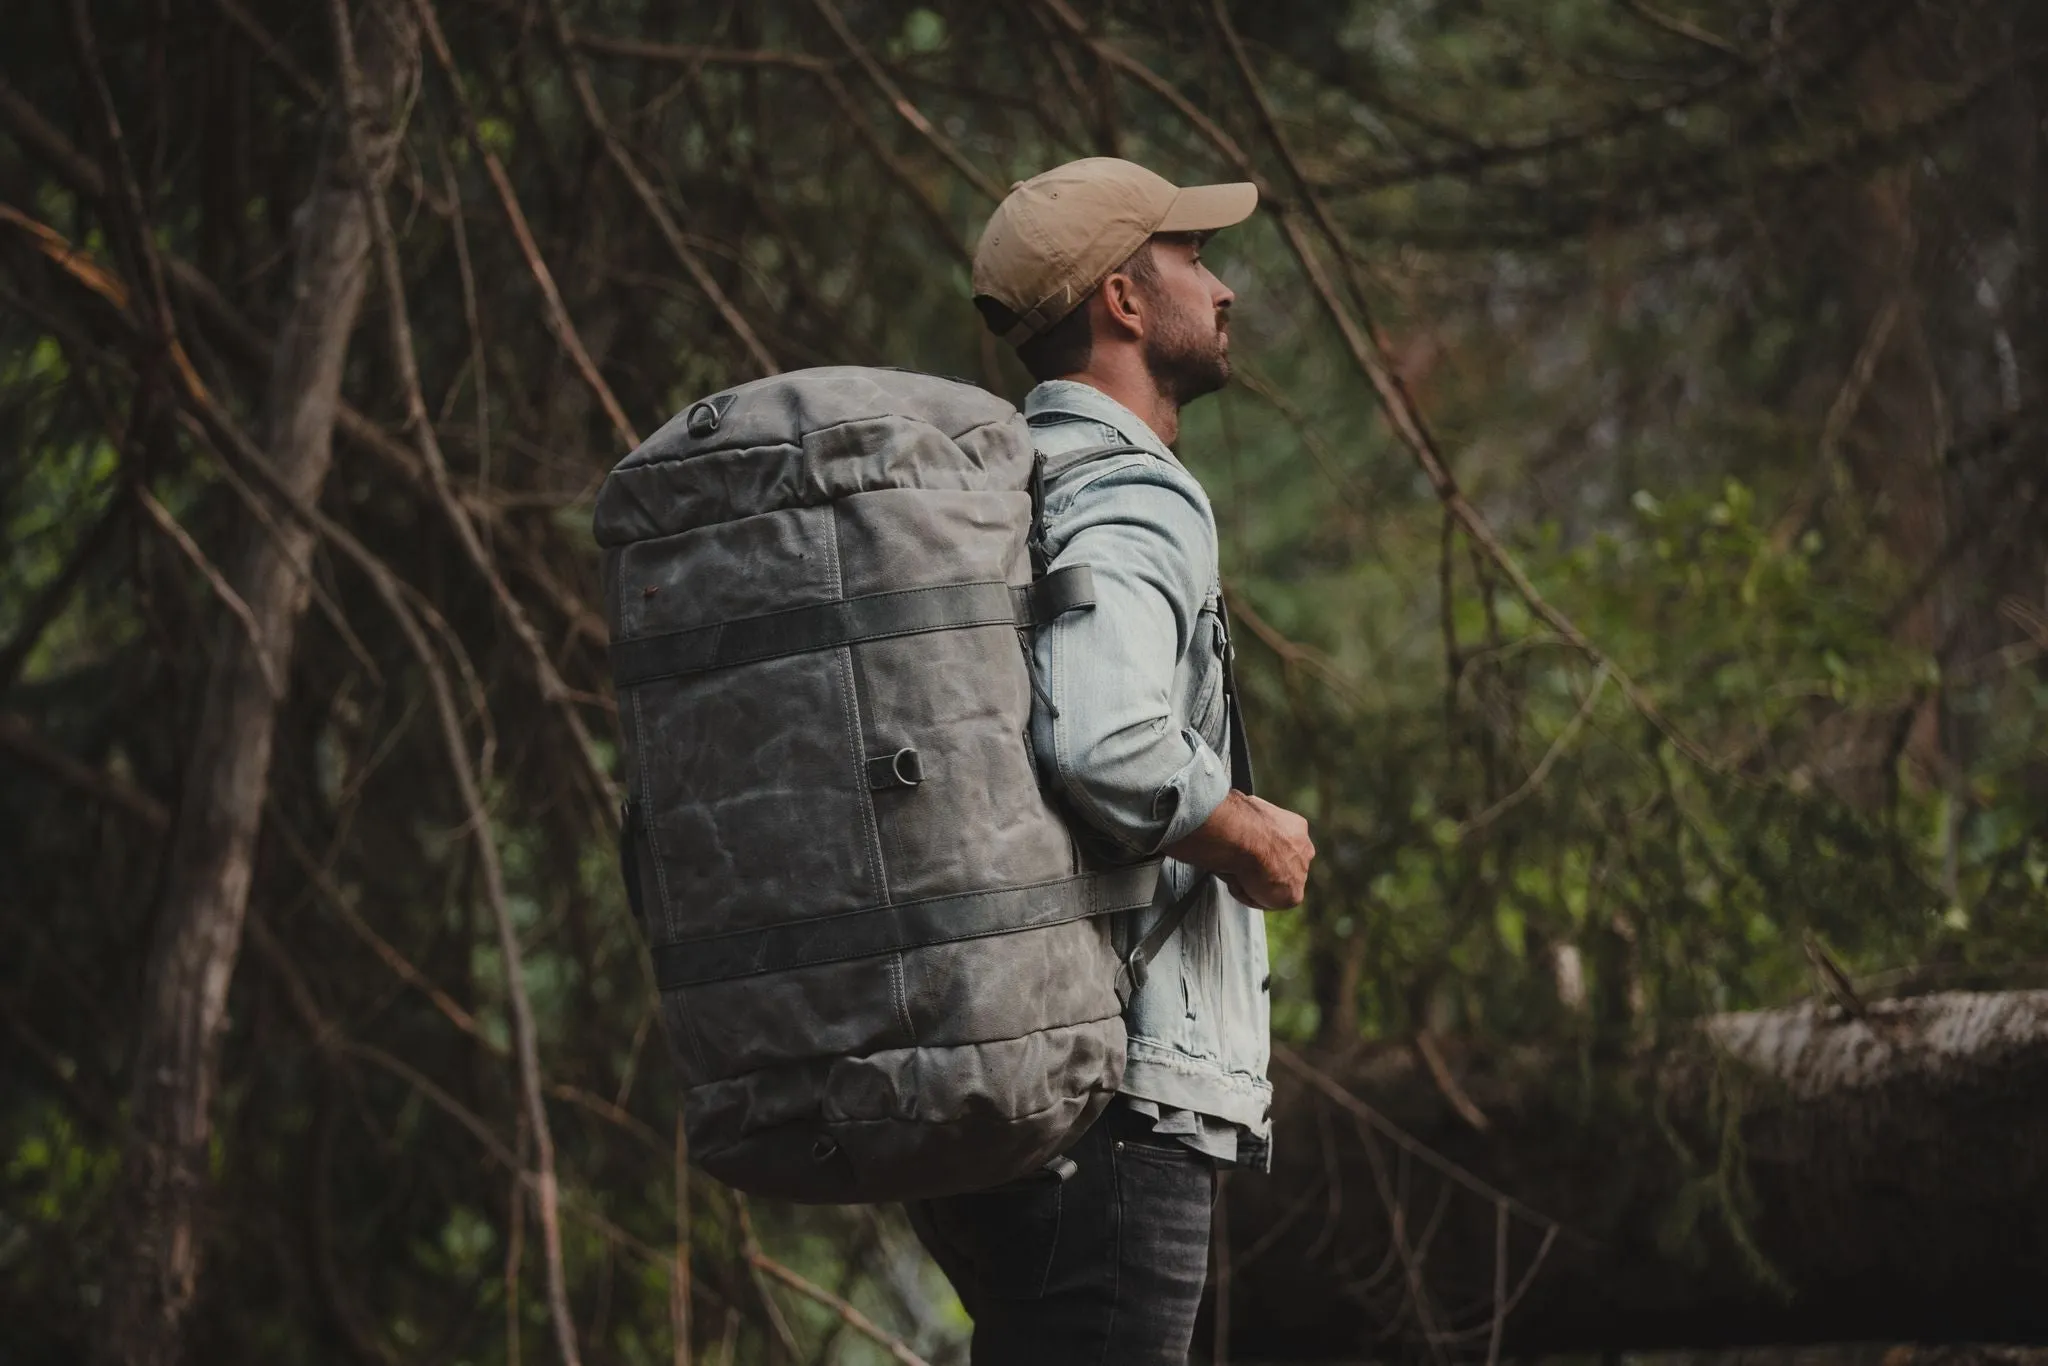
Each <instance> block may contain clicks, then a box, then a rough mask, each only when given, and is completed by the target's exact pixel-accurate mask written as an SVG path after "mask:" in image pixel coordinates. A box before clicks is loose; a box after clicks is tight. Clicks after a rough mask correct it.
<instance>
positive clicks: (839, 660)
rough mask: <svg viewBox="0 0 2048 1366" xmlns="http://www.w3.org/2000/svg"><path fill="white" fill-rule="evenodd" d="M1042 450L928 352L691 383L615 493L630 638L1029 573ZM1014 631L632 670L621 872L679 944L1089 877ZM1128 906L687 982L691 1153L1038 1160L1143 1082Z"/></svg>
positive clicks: (609, 555) (779, 1182)
mask: <svg viewBox="0 0 2048 1366" xmlns="http://www.w3.org/2000/svg"><path fill="white" fill-rule="evenodd" d="M1033 459H1034V456H1033V452H1032V442H1031V438H1030V433H1029V430H1028V428H1027V427H1026V425H1025V423H1024V420H1023V418H1022V417H1021V416H1020V415H1019V414H1018V413H1017V412H1016V411H1015V410H1014V409H1013V408H1012V407H1011V406H1010V405H1009V404H1007V403H1005V402H1003V401H1002V400H1001V399H999V398H996V397H995V396H993V395H991V394H988V393H986V392H984V391H982V390H980V389H978V388H975V387H974V386H971V385H967V384H963V383H959V382H956V381H952V380H946V379H941V378H937V377H933V376H929V375H921V374H914V373H908V372H899V371H888V370H872V369H858V368H850V367H843V368H830V369H818V370H808V371H801V372H797V373H793V374H788V375H782V376H777V377H773V378H769V379H764V380H759V381H755V382H753V383H750V384H747V385H743V386H741V387H739V388H738V389H735V390H731V391H728V392H727V393H726V394H721V395H716V396H714V397H713V398H712V399H711V400H708V401H707V402H705V403H700V404H697V405H693V406H692V408H690V409H688V410H685V412H684V413H682V414H679V415H678V416H677V418H676V419H675V420H673V421H671V422H670V423H668V424H667V425H666V426H664V427H663V428H662V429H661V430H660V431H658V432H656V433H655V434H654V435H653V436H652V437H650V438H649V439H648V440H647V441H646V442H645V444H643V445H642V446H641V447H640V448H639V449H638V450H636V451H634V452H633V453H632V454H631V455H630V456H628V457H627V458H626V459H625V460H624V461H623V462H621V463H620V465H619V466H618V467H617V468H616V469H615V470H614V471H613V472H612V474H611V476H610V477H609V478H608V479H607V480H606V482H605V484H604V487H603V489H602V490H601V491H600V493H599V496H598V500H597V508H596V516H595V527H594V529H595V532H596V536H597V539H598V541H599V543H600V545H601V546H602V547H603V550H604V583H605V598H606V610H607V617H608V621H609V625H610V628H611V633H612V640H613V643H614V658H615V661H616V660H617V659H618V658H619V657H620V654H619V650H620V646H621V645H622V644H628V645H630V643H633V642H644V641H647V640H650V639H653V638H659V637H669V636H674V635H675V634H676V633H680V632H691V631H696V630H698V629H699V628H704V627H712V626H721V625H723V624H728V623H733V622H737V621H744V620H747V619H751V618H759V617H762V616H764V615H767V614H771V613H777V612H784V611H787V610H788V609H792V608H803V607H813V606H816V605H818V604H827V603H836V602H845V601H849V600H853V599H859V598H862V597H864V596H867V595H873V594H877V593H891V592H896V591H898V590H908V589H926V588H940V587H943V586H945V585H952V584H961V583H989V582H994V583H997V584H1007V585H1015V586H1025V585H1028V584H1030V582H1031V579H1032V565H1031V559H1030V555H1029V553H1028V551H1027V544H1026V536H1027V532H1028V531H1029V529H1030V527H1031V522H1032V515H1033V514H1032V500H1031V495H1030V491H1029V490H1030V481H1031V471H1032V462H1033ZM728 629H730V628H728ZM1023 647H1024V642H1023V641H1021V640H1020V632H1019V628H1018V627H1017V626H1016V625H1015V624H1005V623H995V624H989V625H978V626H972V627H968V628H963V629H949V630H937V631H928V632H923V633H919V634H908V635H902V636H900V637H896V638H889V639H874V640H866V641H862V642H859V643H854V644H848V645H838V646H835V647H831V648H823V649H815V650H808V651H803V652H799V653H791V654H786V655H782V656H779V657H775V658H768V659H762V660H758V661H755V662H748V663H740V664H736V665H732V666H729V667H717V668H708V669H703V670H700V671H697V672H692V673H687V674H684V675H681V676H677V677H667V678H659V679H655V680H653V681H645V682H636V683H632V684H630V685H629V686H622V687H621V688H620V692H619V704H620V723H621V730H622V733H623V738H624V743H625V752H626V757H627V780H628V787H629V791H630V793H631V798H632V803H633V808H634V813H635V819H634V820H633V822H632V823H631V824H630V825H629V859H628V865H629V876H631V877H632V878H633V879H634V881H635V886H634V889H633V890H634V891H635V892H636V897H635V901H636V904H637V905H638V906H639V907H640V909H641V915H642V919H643V927H644V929H645V932H646V934H647V937H648V940H649V943H650V945H651V946H654V948H655V952H656V961H657V964H658V965H659V964H662V963H664V962H665V963H668V964H670V965H671V966H672V967H679V968H680V969H681V970H682V971H683V972H684V973H685V974H687V973H688V972H689V970H690V968H691V965H692V964H693V963H697V962H711V961H713V960H712V959H711V958H710V957H708V956H707V955H708V954H709V952H710V948H709V947H708V946H713V945H717V944H723V943H730V942H734V941H739V940H744V941H745V942H748V943H752V942H755V940H756V939H758V938H760V934H759V932H763V931H765V932H767V933H768V934H770V935H773V936H776V938H775V939H774V940H773V942H774V943H775V944H777V945H786V944H802V943H809V942H812V940H813V939H815V937H816V935H817V934H826V933H830V932H831V931H832V930H833V929H834V928H835V927H837V926H840V925H844V924H846V923H848V922H849V921H850V920H853V919H858V918H861V917H866V918H867V919H868V920H873V919H875V918H876V917H877V916H881V917H887V916H890V915H891V914H892V913H893V910H894V908H899V907H905V906H910V907H916V906H921V905H941V906H943V905H950V904H952V903H951V902H949V901H948V900H947V898H955V897H960V896H963V895H965V894H969V893H979V892H986V891H990V890H992V889H1014V888H1038V887H1045V886H1048V885H1051V884H1057V883H1060V882H1061V880H1063V879H1073V878H1075V877H1076V876H1077V875H1079V874H1082V873H1084V872H1086V871H1087V870H1086V868H1085V867H1084V860H1083V855H1082V854H1081V852H1080V850H1079V848H1078V846H1077V844H1076V842H1075V840H1074V839H1073V838H1071V836H1070V835H1069V832H1068V830H1067V827H1066V825H1065V823H1064V821H1063V819H1062V817H1061V815H1060V813H1059V812H1058V810H1057V809H1056V808H1055V806H1054V805H1053V803H1052V802H1051V801H1050V800H1049V799H1048V798H1047V797H1046V796H1045V795H1044V793H1043V792H1042V791H1041V789H1040V784H1039V780H1038V776H1037V774H1036V772H1035V769H1034V764H1033V759H1032V755H1031V750H1030V742H1029V736H1028V728H1029V724H1030V715H1031V707H1032V689H1031V683H1030V677H1029V674H1028V671H1027V663H1026V656H1025V653H1024V648H1023ZM904 749H915V751H916V753H917V756H918V760H919V764H920V766H921V774H922V776H921V781H919V782H918V783H917V784H916V785H915V786H900V785H899V786H891V787H886V788H883V789H881V790H877V789H876V788H875V787H874V786H873V785H872V782H871V774H870V768H869V764H870V760H872V759H873V758H874V757H875V756H877V755H889V754H894V753H897V752H900V751H901V750H904ZM1050 894H1051V893H1046V895H1050ZM878 908H880V909H878ZM1098 909H1099V908H1098ZM1114 921H1115V917H1112V916H1104V915H1101V914H1091V915H1086V916H1076V917H1075V918H1069V919H1067V920H1065V921H1064V922H1063V923H1054V924H1048V925H1045V926H1043V927H1040V928H1031V929H1023V930H1015V931H1006V932H994V933H985V934H981V935H980V936H979V937H975V938H968V939H959V940H951V941H948V942H937V943H926V944H921V945H917V946H913V947H908V948H903V949H900V950H894V951H889V952H883V953H877V954H866V955H861V956H853V957H841V958H839V959H837V960H835V961H824V962H813V963H806V964H803V965H799V966H794V967H777V966H774V964H773V962H772V961H770V962H769V964H768V968H767V970H764V971H746V972H742V973H739V974H736V975H726V976H722V977H719V978H717V979H716V980H703V981H692V982H690V983H688V984H687V985H681V986H668V987H666V988H665V989H664V990H663V993H662V1012H663V1018H664V1021H665V1023H666V1026H667V1030H668V1033H669V1037H670V1042H671V1044H672V1046H673V1053H674V1055H675V1057H676V1059H677V1062H678V1065H679V1067H680V1069H681V1074H682V1080H683V1084H684V1088H685V1089H684V1100H683V1112H684V1119H685V1123H686V1127H687V1130H688V1137H689V1141H690V1151H691V1155H692V1157H693V1159H694V1160H695V1161H697V1162H698V1163H699V1164H700V1165H702V1166H703V1167H704V1168H705V1170H707V1171H709V1172H710V1173H712V1174H713V1175H715V1176H717V1177H718V1178H719V1179H721V1180H724V1181H726V1182H728V1183H729V1184H731V1185H733V1186H736V1187H738V1188H740V1189H742V1190H746V1191H750V1192H755V1193H759V1194H762V1195H769V1196H775V1197H780V1198H785V1199H793V1200H803V1201H817V1202H851V1201H871V1200H903V1199H917V1198H924V1197H929V1196H935V1195H943V1194H950V1193H956V1192H960V1191H965V1190H973V1189H980V1188H983V1187H986V1186H989V1185H992V1184H996V1183H999V1182H1001V1181H1005V1180H1008V1179H1011V1178H1014V1177H1017V1176H1020V1175H1023V1174H1025V1173H1028V1172H1030V1171H1031V1170H1033V1169H1034V1168H1036V1167H1037V1166H1039V1165H1041V1164H1043V1163H1045V1162H1046V1161H1048V1160H1049V1159H1051V1158H1052V1157H1054V1156H1056V1155H1057V1154H1058V1153H1059V1152H1060V1151H1061V1150H1062V1149H1064V1148H1065V1147H1066V1146H1068V1145H1069V1144H1070V1143H1071V1142H1072V1141H1073V1140H1074V1139H1075V1138H1077V1137H1078V1136H1079V1134H1080V1133H1081V1132H1082V1131H1083V1130H1084V1129H1085V1128H1086V1127H1087V1126H1088V1125H1089V1124H1090V1123H1091V1122H1092V1121H1093V1119H1094V1118H1095V1116H1096V1115H1097V1114H1099V1113H1100V1111H1101V1109H1102V1108H1103V1106H1104V1105H1106V1104H1107V1103H1108V1101H1109V1099H1110V1097H1111V1096H1113V1095H1114V1094H1115V1092H1116V1089H1117V1086H1118V1083H1119V1081H1120V1080H1121V1077H1122V1072H1123V1065H1124V1043H1125V1040H1124V1027H1123V1022H1122V1019H1121V1008H1120V1005H1119V1002H1118V997H1117V992H1116V981H1115V979H1116V971H1117V966H1118V962H1117V957H1116V945H1115V944H1114V943H1113V938H1114V935H1113V925H1114ZM750 936H751V937H750ZM664 946H672V947H664Z"/></svg>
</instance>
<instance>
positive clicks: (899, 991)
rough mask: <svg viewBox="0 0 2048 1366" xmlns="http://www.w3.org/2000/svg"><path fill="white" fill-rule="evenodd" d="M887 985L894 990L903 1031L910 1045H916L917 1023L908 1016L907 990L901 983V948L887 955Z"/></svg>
mask: <svg viewBox="0 0 2048 1366" xmlns="http://www.w3.org/2000/svg"><path fill="white" fill-rule="evenodd" d="M889 985H890V986H891V987H893V988H894V989H895V992H896V1013H897V1014H899V1015H901V1016H902V1017H903V1032H904V1033H905V1034H908V1035H909V1036H910V1046H911V1047H912V1048H915V1047H917V1046H918V1045H917V1023H916V1021H914V1020H912V1019H911V1018H910V999H909V992H908V991H907V990H906V989H905V987H904V985H903V950H901V949H898V950H896V952H895V953H893V954H891V955H889Z"/></svg>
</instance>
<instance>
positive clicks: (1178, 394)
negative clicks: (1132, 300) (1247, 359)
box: [1145, 313, 1230, 408]
mask: <svg viewBox="0 0 2048 1366" xmlns="http://www.w3.org/2000/svg"><path fill="white" fill-rule="evenodd" d="M1160 323H1161V326H1160V327H1159V329H1158V330H1157V331H1155V332H1154V333H1152V335H1150V336H1148V337H1147V338H1145V369H1146V371H1147V373H1149V374H1150V375H1151V376H1152V383H1153V385H1154V386H1156V387H1157V388H1158V390H1159V393H1160V396H1161V397H1163V398H1165V399H1166V400H1167V401H1168V402H1170V403H1172V404H1173V406H1174V407H1175V408H1185V407H1187V406H1188V404H1190V403H1193V402H1194V401H1195V400H1196V399H1198V398H1200V397H1201V396H1202V395H1204V394H1213V393H1215V392H1216V391H1217V390H1218V389H1221V388H1222V387H1223V386H1224V385H1225V384H1228V383H1229V382H1230V344H1229V333H1228V331H1227V330H1226V327H1227V324H1225V323H1224V322H1223V320H1222V319H1221V318H1220V317H1216V318H1215V319H1214V321H1213V322H1211V324H1210V326H1208V327H1206V328H1205V327H1203V325H1202V320H1201V319H1198V318H1196V317H1193V316H1191V315H1189V314H1186V313H1172V314H1168V315H1166V316H1164V317H1162V318H1161V319H1160Z"/></svg>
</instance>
